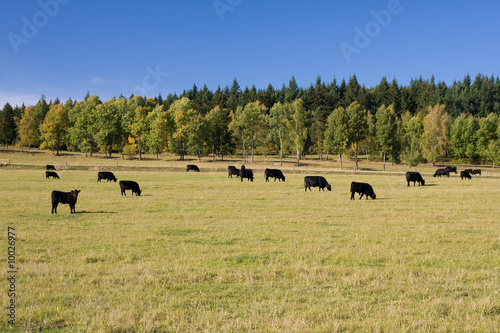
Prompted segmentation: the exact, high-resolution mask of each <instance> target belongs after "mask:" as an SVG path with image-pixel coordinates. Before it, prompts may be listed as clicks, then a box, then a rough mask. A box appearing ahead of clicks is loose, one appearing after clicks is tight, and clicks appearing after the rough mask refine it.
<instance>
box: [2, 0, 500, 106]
mask: <svg viewBox="0 0 500 333" xmlns="http://www.w3.org/2000/svg"><path fill="white" fill-rule="evenodd" d="M0 12H1V13H2V20H0V107H3V105H4V104H5V103H6V102H10V103H11V104H12V105H17V104H21V103H22V102H25V103H26V104H34V103H36V102H37V101H38V99H39V98H40V96H41V95H42V94H44V95H45V96H46V98H47V99H48V100H49V99H55V98H56V97H59V99H60V100H61V101H63V102H64V101H66V100H67V99H68V98H72V99H76V100H82V99H83V98H84V96H85V95H86V93H87V91H89V92H90V94H97V95H98V96H99V97H100V98H101V100H103V101H105V100H107V99H109V98H112V97H113V96H119V95H120V94H123V95H125V96H127V97H128V96H129V95H130V94H131V93H132V92H135V93H136V94H140V95H144V94H145V95H147V96H151V97H153V96H156V95H158V93H161V94H162V95H163V96H164V97H166V96H167V95H168V94H169V93H174V92H176V93H178V94H179V93H181V92H182V91H183V90H188V89H191V88H192V87H193V84H196V85H197V86H198V87H199V88H201V87H203V85H204V84H206V85H207V87H208V88H209V89H211V90H215V89H217V86H218V85H220V86H221V87H222V88H223V87H225V86H226V85H229V86H231V84H232V81H233V79H234V78H236V79H237V80H238V83H239V84H240V86H241V88H242V89H243V88H244V87H245V86H249V87H251V86H252V85H255V86H256V87H257V89H265V88H267V85H268V84H269V83H271V84H272V85H273V86H274V87H281V85H282V84H283V83H285V84H286V85H288V81H289V80H290V78H291V77H292V76H294V77H295V79H296V81H297V83H298V84H299V86H302V87H308V86H309V85H310V84H311V83H314V82H315V80H316V77H317V76H318V75H319V76H321V78H322V79H323V80H324V81H326V82H331V81H332V79H333V78H334V77H336V78H337V81H338V82H340V81H341V80H342V79H343V78H344V79H346V80H348V79H349V77H350V76H351V75H352V74H356V76H357V78H358V81H359V82H360V83H362V84H365V85H366V86H367V87H371V86H374V85H376V84H378V83H379V82H380V79H381V78H382V77H383V76H386V77H387V78H388V79H389V80H392V78H394V77H395V78H396V79H397V80H398V82H399V84H402V85H408V84H409V82H410V79H411V78H416V77H419V76H422V77H423V78H429V77H430V76H431V75H434V76H435V78H436V80H438V81H440V80H444V81H445V82H446V83H447V84H451V83H453V80H462V79H463V77H464V75H465V74H467V73H469V74H470V75H471V76H472V77H474V76H475V75H476V74H477V73H481V74H484V75H488V76H490V75H494V76H495V77H496V76H498V75H500V74H499V72H500V70H499V69H500V20H499V19H498V13H500V2H499V1H493V0H491V1H488V0H486V1H475V2H474V1H470V0H469V1H464V0H456V1H430V0H429V1H424V0H399V1H398V0H382V1H367V0H364V1H363V0H360V1H326V0H325V1H314V0H312V1H294V0H286V1H285V0H276V1H264V0H253V1H252V0H192V1H186V0H184V1H180V0H179V1H160V0H156V1H148V0H146V1H140V2H139V1H127V0H123V1H102V0H101V1H94V0H86V1H77V0H40V1H6V0H1V1H0Z"/></svg>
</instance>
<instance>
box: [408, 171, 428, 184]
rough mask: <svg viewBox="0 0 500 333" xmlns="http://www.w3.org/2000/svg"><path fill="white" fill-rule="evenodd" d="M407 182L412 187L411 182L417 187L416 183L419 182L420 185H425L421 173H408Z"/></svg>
mask: <svg viewBox="0 0 500 333" xmlns="http://www.w3.org/2000/svg"><path fill="white" fill-rule="evenodd" d="M406 181H407V182H408V186H410V182H413V186H415V182H418V185H425V180H424V179H423V178H422V175H421V174H420V172H412V171H408V172H407V173H406Z"/></svg>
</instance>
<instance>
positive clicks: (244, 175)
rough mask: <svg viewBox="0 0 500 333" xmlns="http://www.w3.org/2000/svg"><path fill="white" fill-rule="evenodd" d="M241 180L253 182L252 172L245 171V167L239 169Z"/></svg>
mask: <svg viewBox="0 0 500 333" xmlns="http://www.w3.org/2000/svg"><path fill="white" fill-rule="evenodd" d="M243 178H246V179H248V180H250V181H252V182H253V172H252V170H250V169H245V166H244V165H242V166H241V169H240V179H241V181H243Z"/></svg>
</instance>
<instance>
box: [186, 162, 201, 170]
mask: <svg viewBox="0 0 500 333" xmlns="http://www.w3.org/2000/svg"><path fill="white" fill-rule="evenodd" d="M189 170H193V171H197V172H200V169H198V166H196V165H194V164H188V165H187V166H186V171H189Z"/></svg>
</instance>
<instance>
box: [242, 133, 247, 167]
mask: <svg viewBox="0 0 500 333" xmlns="http://www.w3.org/2000/svg"><path fill="white" fill-rule="evenodd" d="M246 162H247V159H246V155H245V138H243V163H246Z"/></svg>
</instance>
